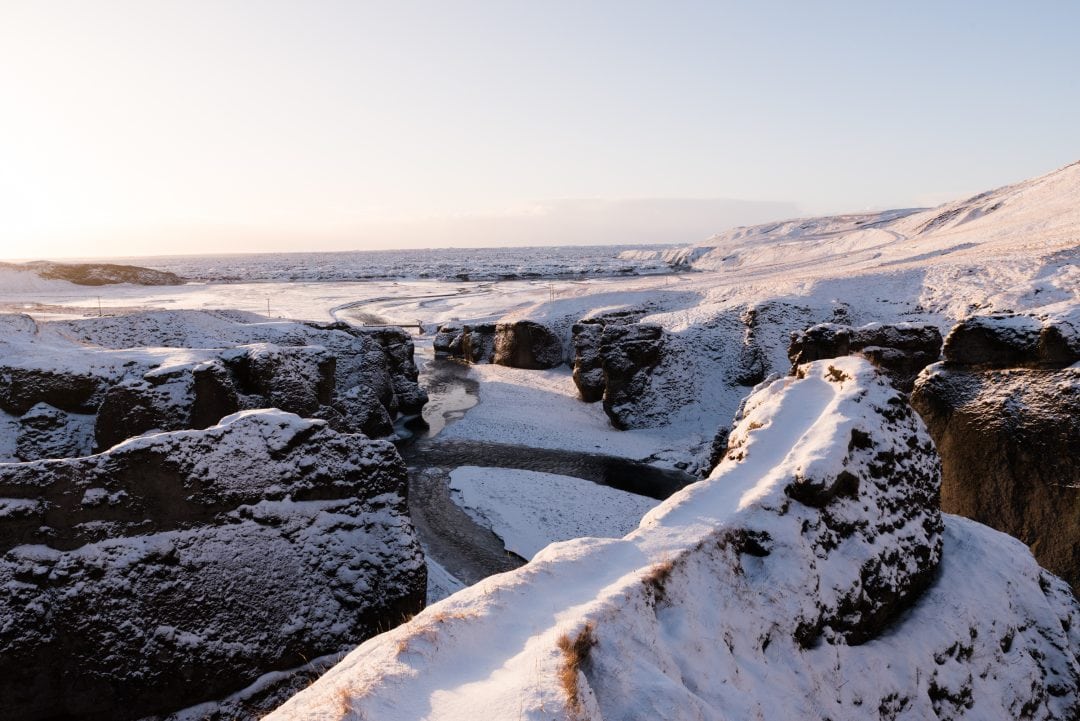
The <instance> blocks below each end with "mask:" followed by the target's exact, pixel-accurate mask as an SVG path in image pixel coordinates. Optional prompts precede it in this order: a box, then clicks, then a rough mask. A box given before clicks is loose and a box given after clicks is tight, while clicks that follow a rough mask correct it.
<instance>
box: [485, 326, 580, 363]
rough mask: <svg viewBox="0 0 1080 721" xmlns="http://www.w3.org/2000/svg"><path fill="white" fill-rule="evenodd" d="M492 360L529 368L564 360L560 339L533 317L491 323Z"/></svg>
mask: <svg viewBox="0 0 1080 721" xmlns="http://www.w3.org/2000/svg"><path fill="white" fill-rule="evenodd" d="M493 362H494V363H497V364H498V365H504V366H510V367H511V368H527V369H531V370H543V369H547V368H554V367H555V366H558V365H562V364H563V363H564V362H565V358H564V353H563V344H562V340H561V339H560V338H559V336H558V335H556V334H555V332H554V331H552V330H551V329H550V328H548V327H547V326H546V325H544V324H542V323H538V322H536V321H532V320H518V321H513V322H510V323H499V324H498V325H497V326H496V327H495V352H494V356H493Z"/></svg>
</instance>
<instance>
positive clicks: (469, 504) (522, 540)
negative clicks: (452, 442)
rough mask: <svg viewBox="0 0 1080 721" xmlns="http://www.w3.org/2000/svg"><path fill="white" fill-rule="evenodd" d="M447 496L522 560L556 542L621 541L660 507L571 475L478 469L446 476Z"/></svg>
mask: <svg viewBox="0 0 1080 721" xmlns="http://www.w3.org/2000/svg"><path fill="white" fill-rule="evenodd" d="M450 492H451V498H453V499H454V501H455V502H456V503H457V504H458V505H460V506H461V507H462V508H464V509H465V512H466V513H468V514H469V515H470V516H471V517H472V518H473V520H475V521H476V522H477V523H479V524H480V525H481V526H484V527H485V528H490V529H491V530H492V531H493V532H494V533H495V535H497V536H498V537H499V538H501V539H502V540H503V543H504V544H505V545H506V549H507V550H508V551H512V552H514V553H516V554H517V555H519V556H521V557H522V558H525V559H531V558H532V557H533V556H535V555H536V554H537V553H538V552H539V551H540V550H541V549H542V548H544V547H545V546H547V545H549V544H551V543H555V542H556V541H569V540H570V539H572V538H581V537H582V536H597V537H606V538H621V537H622V536H625V535H626V534H627V533H629V532H630V531H632V530H634V529H635V528H637V525H638V523H639V522H640V521H641V517H642V516H643V515H645V514H646V513H648V512H649V511H650V510H651V509H653V508H654V507H656V506H657V505H658V504H659V503H660V501H657V500H655V499H652V498H647V497H645V496H639V495H636V494H634V493H627V492H626V491H620V490H618V489H617V488H610V487H608V486H601V485H599V484H596V483H593V482H591V481H586V480H582V479H580V478H573V477H571V476H560V475H556V474H554V473H539V472H536V471H520V470H514V469H509V468H480V467H478V466H462V467H460V468H457V469H455V470H454V471H453V472H451V474H450Z"/></svg>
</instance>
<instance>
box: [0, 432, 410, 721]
mask: <svg viewBox="0 0 1080 721" xmlns="http://www.w3.org/2000/svg"><path fill="white" fill-rule="evenodd" d="M405 489H406V471H405V467H404V464H403V463H402V462H401V459H400V457H399V456H398V454H397V452H396V450H395V449H394V447H393V446H392V445H391V444H389V443H387V442H385V441H369V440H367V439H366V438H364V437H362V436H356V435H340V434H338V433H335V432H334V431H332V430H330V429H329V428H327V427H326V426H325V425H324V424H321V423H318V422H314V421H304V420H301V419H299V418H298V417H296V416H293V415H290V414H285V413H281V412H278V411H256V412H250V413H246V414H239V415H236V416H233V417H232V418H231V419H230V420H229V421H228V422H227V423H226V424H224V425H221V426H217V427H214V428H212V429H209V430H205V431H182V432H177V433H169V434H160V435H155V436H150V437H147V438H142V439H135V440H133V441H129V442H127V443H124V444H122V445H120V446H117V447H116V448H114V449H112V450H111V451H110V452H109V453H106V454H102V455H99V456H91V457H86V458H78V459H66V460H55V461H38V462H34V463H23V464H0V498H2V499H3V500H2V502H0V508H3V509H4V512H3V513H2V514H0V551H2V552H3V556H2V557H0V607H2V608H4V609H5V613H4V621H3V623H2V624H0V717H3V718H19V719H28V720H32V719H56V718H69V719H131V718H139V717H142V716H146V715H149V714H157V713H164V712H168V711H171V710H176V709H179V708H183V707H187V706H191V705H193V704H195V703H198V702H200V701H204V700H208V699H214V698H221V697H223V696H225V695H227V694H229V693H231V692H233V691H237V690H239V689H241V688H243V687H245V686H247V685H248V684H250V683H251V682H252V681H254V680H255V679H256V678H258V677H259V676H260V675H261V674H263V673H266V672H268V671H272V670H281V669H290V668H295V667H300V666H302V665H304V664H305V663H306V660H307V659H311V658H315V657H318V656H321V655H326V654H328V653H335V652H340V651H344V650H347V649H349V648H351V647H352V646H354V645H355V644H356V643H358V642H359V641H361V640H363V639H364V638H366V637H368V636H370V635H372V634H374V633H376V632H377V631H378V630H380V629H383V628H386V627H387V626H388V625H394V624H396V623H397V622H398V621H399V620H400V619H401V617H402V616H403V615H405V614H410V613H413V612H416V611H418V610H419V609H420V608H421V607H422V605H423V599H424V592H425V572H424V564H423V557H422V554H421V551H420V547H419V544H418V542H417V541H416V538H415V535H414V532H413V528H412V525H411V523H410V521H409V518H408V511H407V508H406V503H405V496H404V494H405ZM263 710H265V709H263ZM253 713H254V711H253Z"/></svg>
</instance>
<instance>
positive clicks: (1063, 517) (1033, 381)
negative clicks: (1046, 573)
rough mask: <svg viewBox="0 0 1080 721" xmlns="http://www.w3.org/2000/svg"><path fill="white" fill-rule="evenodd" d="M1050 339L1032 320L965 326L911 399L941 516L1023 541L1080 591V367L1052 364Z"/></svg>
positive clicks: (973, 321)
mask: <svg viewBox="0 0 1080 721" xmlns="http://www.w3.org/2000/svg"><path fill="white" fill-rule="evenodd" d="M1036 324H1038V325H1036ZM1051 327H1052V326H1051ZM957 329H960V330H957ZM1046 334H1047V333H1046V329H1045V328H1043V327H1041V324H1039V322H1038V321H1037V320H1036V319H1033V318H1029V319H1027V320H1015V319H1010V320H1008V321H1007V322H1005V323H1002V322H1001V319H999V318H987V319H982V320H977V319H969V320H967V321H964V322H963V323H960V324H958V325H957V328H956V329H954V330H953V331H952V332H951V333H950V334H949V339H953V340H952V343H951V344H950V342H949V341H948V340H947V341H946V354H945V358H946V360H945V362H944V363H940V364H937V365H934V366H931V367H930V368H927V369H926V370H925V371H924V372H923V374H922V375H921V376H920V377H919V379H918V382H917V383H916V385H915V390H914V392H913V393H912V396H911V402H912V405H914V407H915V408H916V410H918V412H919V414H920V415H921V416H922V418H923V420H924V421H925V422H926V425H927V427H928V428H929V430H930V434H931V435H932V436H933V438H934V442H935V443H936V445H937V448H938V452H939V453H940V454H941V462H942V486H941V503H942V508H943V510H945V511H947V512H949V513H957V514H961V515H964V516H967V517H969V518H973V519H975V520H977V521H979V522H981V523H985V524H987V525H989V526H992V527H994V528H996V529H998V530H1000V531H1004V532H1005V533H1008V534H1010V535H1012V536H1015V537H1016V538H1018V539H1020V540H1021V541H1023V542H1024V543H1026V544H1028V546H1029V547H1030V548H1031V550H1032V553H1034V555H1035V557H1036V559H1038V561H1039V563H1040V564H1042V565H1043V566H1045V567H1046V568H1048V569H1049V570H1051V571H1053V572H1054V573H1056V574H1058V575H1060V576H1062V577H1063V578H1064V579H1065V580H1066V581H1068V582H1069V583H1070V584H1072V587H1073V590H1074V592H1080V368H1075V367H1057V368H1055V367H1052V365H1051V364H1050V362H1049V361H1048V360H1047V356H1046V355H1044V354H1042V353H1040V352H1039V344H1038V340H1037V339H1038V338H1039V337H1042V336H1045V335H1046ZM1057 335H1058V336H1059V337H1062V333H1061V331H1060V329H1059V331H1057ZM1065 335H1067V334H1065ZM957 339H958V340H957ZM962 361H970V364H967V363H964V362H962ZM1006 361H1011V362H1014V363H1016V364H1018V365H1017V366H1016V367H1011V368H1003V367H1000V364H1001V363H1004V362H1006ZM1068 361H1069V359H1068V358H1066V359H1065V360H1064V361H1059V362H1058V365H1059V366H1061V363H1063V362H1068Z"/></svg>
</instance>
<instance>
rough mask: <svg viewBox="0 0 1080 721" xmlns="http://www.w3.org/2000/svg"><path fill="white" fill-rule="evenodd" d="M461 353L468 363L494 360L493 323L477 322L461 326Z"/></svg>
mask: <svg viewBox="0 0 1080 721" xmlns="http://www.w3.org/2000/svg"><path fill="white" fill-rule="evenodd" d="M461 355H462V357H463V358H464V359H465V360H467V361H469V362H470V363H492V362H494V360H495V324H494V323H477V324H475V325H467V326H465V327H464V328H462V334H461Z"/></svg>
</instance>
